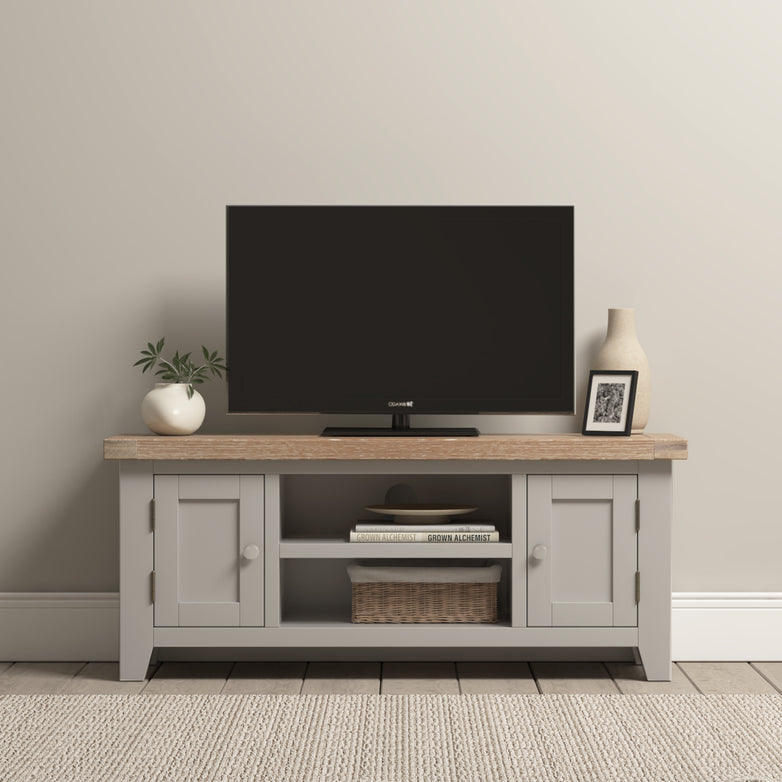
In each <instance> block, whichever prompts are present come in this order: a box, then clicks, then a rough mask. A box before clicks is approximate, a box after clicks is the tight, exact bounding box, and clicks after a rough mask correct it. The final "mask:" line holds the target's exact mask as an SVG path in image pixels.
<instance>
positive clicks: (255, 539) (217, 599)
mask: <svg viewBox="0 0 782 782" xmlns="http://www.w3.org/2000/svg"><path fill="white" fill-rule="evenodd" d="M155 503H156V528H155V562H156V568H155V574H156V600H155V624H156V625H157V626H207V627H220V626H222V627H234V626H260V625H262V624H263V563H264V557H263V545H264V537H263V477H262V476H259V475H242V476H237V475H201V476H195V475H183V476H176V475H158V476H156V478H155ZM246 546H257V548H258V551H259V554H258V556H257V558H255V559H247V558H245V557H243V556H242V552H243V551H244V550H245V547H246Z"/></svg>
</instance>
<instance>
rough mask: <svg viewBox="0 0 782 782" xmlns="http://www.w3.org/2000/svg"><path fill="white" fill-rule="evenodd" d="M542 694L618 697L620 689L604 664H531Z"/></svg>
mask: <svg viewBox="0 0 782 782" xmlns="http://www.w3.org/2000/svg"><path fill="white" fill-rule="evenodd" d="M530 667H531V668H532V673H533V675H534V676H535V680H536V681H537V684H538V689H539V690H540V692H542V693H545V694H561V695H577V694H578V695H616V694H617V693H618V692H619V688H618V687H617V685H616V684H615V682H614V680H613V679H612V678H611V676H610V675H609V673H608V670H607V669H606V667H605V666H604V665H603V664H602V663H546V662H533V663H530Z"/></svg>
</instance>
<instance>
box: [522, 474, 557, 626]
mask: <svg viewBox="0 0 782 782" xmlns="http://www.w3.org/2000/svg"><path fill="white" fill-rule="evenodd" d="M551 490H552V484H551V476H550V475H530V476H529V477H528V478H527V624H528V625H529V626H530V627H550V626H551V623H552V616H551V608H552V607H551V603H552V600H551V514H552V505H553V503H552V497H551ZM533 552H542V553H541V554H538V555H536V554H535V553H533Z"/></svg>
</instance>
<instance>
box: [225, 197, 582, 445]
mask: <svg viewBox="0 0 782 782" xmlns="http://www.w3.org/2000/svg"><path fill="white" fill-rule="evenodd" d="M226 223H227V230H226V240H227V281H226V289H227V347H226V351H227V360H228V367H229V372H228V411H229V413H326V414H350V415H358V414H387V415H390V416H391V417H390V420H389V424H390V425H389V426H388V427H369V428H367V427H361V426H358V427H340V428H333V427H330V428H328V429H326V430H324V434H326V435H329V436H348V435H397V436H406V435H407V436H410V435H415V436H419V435H474V434H477V433H478V430H477V429H476V428H474V427H471V426H468V427H456V428H454V427H451V428H447V427H446V428H439V427H426V428H415V427H412V426H411V425H410V423H411V418H410V416H411V415H414V414H426V415H427V416H431V415H435V416H436V415H454V414H456V415H482V414H491V413H503V414H530V413H562V414H572V413H573V408H574V340H573V266H574V264H573V207H572V206H439V205H438V206H418V205H413V206H397V205H393V206H355V205H344V206H342V205H334V206H326V205H320V206H309V205H303V206H293V205H285V206H281V205H267V206H260V205H255V206H253V205H237V206H228V207H227V217H226ZM470 423H472V422H470Z"/></svg>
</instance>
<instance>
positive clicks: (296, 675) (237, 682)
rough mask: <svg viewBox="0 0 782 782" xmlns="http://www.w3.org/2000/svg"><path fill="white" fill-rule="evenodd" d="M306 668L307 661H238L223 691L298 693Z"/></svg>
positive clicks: (235, 692) (238, 693) (234, 693)
mask: <svg viewBox="0 0 782 782" xmlns="http://www.w3.org/2000/svg"><path fill="white" fill-rule="evenodd" d="M306 668H307V663H305V662H240V663H236V665H235V666H234V668H233V670H232V671H231V675H230V677H229V679H228V681H227V682H226V683H225V686H224V687H223V690H222V692H223V694H224V695H251V694H257V695H298V694H299V693H300V692H301V688H302V685H303V684H304V673H305V670H306Z"/></svg>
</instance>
